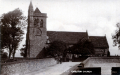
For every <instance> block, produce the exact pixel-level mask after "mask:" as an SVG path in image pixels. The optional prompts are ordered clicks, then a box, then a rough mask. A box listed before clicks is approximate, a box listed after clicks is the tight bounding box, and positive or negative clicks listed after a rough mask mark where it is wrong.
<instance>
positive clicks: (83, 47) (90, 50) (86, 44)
mask: <svg viewBox="0 0 120 75" xmlns="http://www.w3.org/2000/svg"><path fill="white" fill-rule="evenodd" d="M71 52H72V53H73V54H81V55H82V56H83V55H87V54H94V53H95V51H94V46H93V44H92V42H91V41H90V40H87V39H84V38H83V39H80V40H79V41H78V43H77V44H75V45H73V47H71Z"/></svg>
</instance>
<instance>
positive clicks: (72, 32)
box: [47, 31, 86, 33]
mask: <svg viewBox="0 0 120 75" xmlns="http://www.w3.org/2000/svg"><path fill="white" fill-rule="evenodd" d="M47 32H69V33H86V32H71V31H47Z"/></svg>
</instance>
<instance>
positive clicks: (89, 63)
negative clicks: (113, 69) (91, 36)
mask: <svg viewBox="0 0 120 75" xmlns="http://www.w3.org/2000/svg"><path fill="white" fill-rule="evenodd" d="M83 63H84V66H85V67H93V65H98V64H108V63H109V64H110V63H118V64H116V65H119V64H120V57H89V58H87V59H86V60H85V61H83Z"/></svg>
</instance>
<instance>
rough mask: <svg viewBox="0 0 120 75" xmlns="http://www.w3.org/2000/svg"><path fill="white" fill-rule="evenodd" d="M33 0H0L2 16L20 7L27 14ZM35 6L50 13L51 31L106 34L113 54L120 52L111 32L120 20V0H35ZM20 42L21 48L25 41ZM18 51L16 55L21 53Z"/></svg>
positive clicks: (94, 34)
mask: <svg viewBox="0 0 120 75" xmlns="http://www.w3.org/2000/svg"><path fill="white" fill-rule="evenodd" d="M30 1H31V0H0V10H1V11H0V16H1V15H2V14H3V13H7V12H9V11H12V10H14V9H16V8H20V9H21V10H22V12H23V15H24V16H26V17H27V15H28V7H29V4H30ZM32 4H33V8H34V10H35V8H36V7H38V8H39V10H40V11H41V12H42V13H47V30H48V31H70V32H86V31H87V32H88V35H89V36H106V37H107V41H108V44H109V51H110V54H111V55H120V50H119V49H118V47H113V40H112V35H113V34H114V33H115V30H116V29H117V28H116V24H117V23H120V0H32ZM24 37H25V35H24ZM24 42H25V38H24V40H23V41H22V42H21V44H20V47H22V44H24ZM19 52H20V51H19V50H17V53H16V56H20V53H19Z"/></svg>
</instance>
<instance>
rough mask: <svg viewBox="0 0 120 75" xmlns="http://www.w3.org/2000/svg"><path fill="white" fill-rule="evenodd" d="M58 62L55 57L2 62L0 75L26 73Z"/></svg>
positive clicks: (21, 74) (20, 74) (22, 74)
mask: <svg viewBox="0 0 120 75" xmlns="http://www.w3.org/2000/svg"><path fill="white" fill-rule="evenodd" d="M56 63H57V62H56V60H55V59H53V58H46V59H32V60H26V61H21V62H12V63H5V64H1V74H0V75H24V74H26V73H30V72H34V71H37V70H41V69H42V68H45V67H48V66H52V65H55V64H56Z"/></svg>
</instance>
